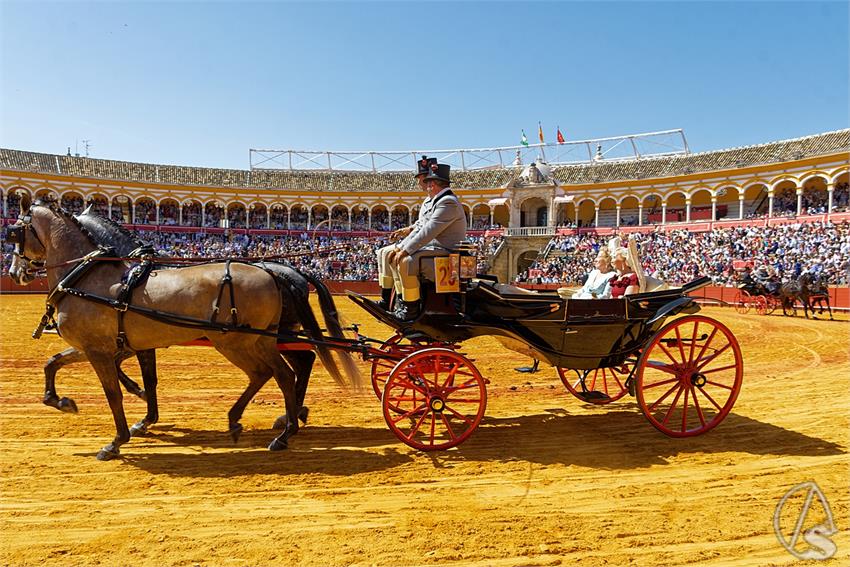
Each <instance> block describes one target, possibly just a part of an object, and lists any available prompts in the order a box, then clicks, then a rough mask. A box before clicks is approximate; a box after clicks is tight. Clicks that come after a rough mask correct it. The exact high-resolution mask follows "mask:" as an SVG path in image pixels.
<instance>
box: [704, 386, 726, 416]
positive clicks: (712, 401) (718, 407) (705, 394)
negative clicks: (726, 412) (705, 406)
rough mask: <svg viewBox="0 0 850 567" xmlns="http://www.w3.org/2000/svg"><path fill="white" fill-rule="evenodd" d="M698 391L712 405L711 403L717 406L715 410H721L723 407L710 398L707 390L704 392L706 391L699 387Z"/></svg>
mask: <svg viewBox="0 0 850 567" xmlns="http://www.w3.org/2000/svg"><path fill="white" fill-rule="evenodd" d="M699 391H700V392H701V393H702V395H703V396H705V397H706V398H708V401H709V402H711V403H712V405H713V406H714V407H716V408H717V411H721V410H722V409H723V408H721V407H720V404H718V403H717V402H715V401H714V398H712V397H711V396H710V395H709V394H708V392H706V391H705V389H703V388H700V389H699Z"/></svg>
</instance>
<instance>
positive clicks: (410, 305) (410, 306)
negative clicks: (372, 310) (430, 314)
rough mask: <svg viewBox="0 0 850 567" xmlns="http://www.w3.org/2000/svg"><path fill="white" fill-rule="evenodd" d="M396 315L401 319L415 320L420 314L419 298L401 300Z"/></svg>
mask: <svg viewBox="0 0 850 567" xmlns="http://www.w3.org/2000/svg"><path fill="white" fill-rule="evenodd" d="M394 315H395V317H396V319H399V320H401V321H413V320H414V319H416V318H417V317H418V316H419V300H418V299H417V300H416V301H399V302H398V305H396V309H395V313H394Z"/></svg>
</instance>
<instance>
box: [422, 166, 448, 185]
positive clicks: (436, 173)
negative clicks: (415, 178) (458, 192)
mask: <svg viewBox="0 0 850 567" xmlns="http://www.w3.org/2000/svg"><path fill="white" fill-rule="evenodd" d="M434 161H435V162H436V160H434ZM451 170H452V166H450V165H449V164H447V163H440V164H438V163H433V164H431V167H430V170H429V171H428V175H427V176H425V181H428V180H429V179H438V180H440V181H445V182H446V184H449V185H450V184H451V180H450V179H449V175H450V173H451Z"/></svg>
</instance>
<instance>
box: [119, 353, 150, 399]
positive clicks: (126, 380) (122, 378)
mask: <svg viewBox="0 0 850 567" xmlns="http://www.w3.org/2000/svg"><path fill="white" fill-rule="evenodd" d="M131 356H133V353H131V352H128V353H124V354H122V355H121V357H120V358H119V359H118V360H116V361H115V365H116V368H117V370H118V381H119V382H121V385H122V386H124V389H125V390H127V393H128V394H133V395H134V396H136V397H137V398H141V399H143V400H145V401H147V399H148V398H147V394H146V393H145V391H144V390H142V389H141V388H140V387H139V385H138V384H137V383H136V381H135V380H133V379H132V378H130V377H129V376H127V374H125V373H124V371H123V370H121V364H122V363H123V362H124V361H125V360H127V359H128V358H130V357H131ZM141 365H142V363H141V361H139V366H141ZM142 375H143V376H142V377H143V378H144V369H142Z"/></svg>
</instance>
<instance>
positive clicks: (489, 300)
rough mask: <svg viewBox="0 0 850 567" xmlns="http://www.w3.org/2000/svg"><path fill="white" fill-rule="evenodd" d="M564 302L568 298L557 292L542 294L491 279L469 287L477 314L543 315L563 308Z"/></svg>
mask: <svg viewBox="0 0 850 567" xmlns="http://www.w3.org/2000/svg"><path fill="white" fill-rule="evenodd" d="M563 305H564V301H563V300H562V299H561V298H560V297H558V295H557V294H554V293H538V292H534V291H528V290H524V289H521V288H518V287H515V286H512V285H507V284H494V283H493V282H490V281H487V280H477V279H476V280H473V285H471V286H470V287H469V289H468V290H467V308H468V309H470V310H471V311H472V313H471V315H472V316H473V317H476V316H480V315H485V316H490V317H497V318H502V319H518V318H525V317H539V316H541V315H545V314H546V313H552V312H553V311H557V310H559V309H562V308H563Z"/></svg>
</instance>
